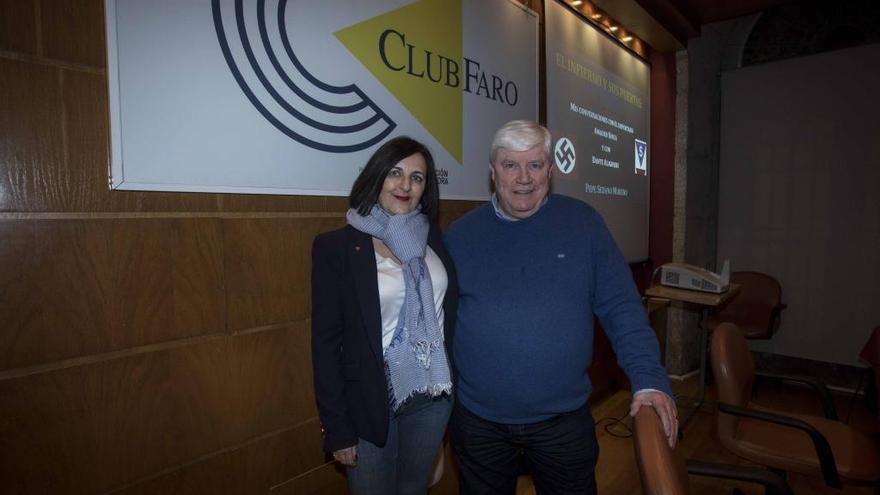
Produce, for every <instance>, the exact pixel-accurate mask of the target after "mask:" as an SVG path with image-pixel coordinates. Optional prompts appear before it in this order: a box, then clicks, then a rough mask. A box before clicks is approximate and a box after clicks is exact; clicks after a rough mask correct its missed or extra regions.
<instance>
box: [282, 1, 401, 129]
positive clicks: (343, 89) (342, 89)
mask: <svg viewBox="0 0 880 495" xmlns="http://www.w3.org/2000/svg"><path fill="white" fill-rule="evenodd" d="M286 12H287V0H280V1H279V2H278V28H279V30H280V31H281V33H282V35H281V42H282V44H283V45H284V50H285V51H286V52H287V57H288V58H289V59H290V61H291V62H292V63H293V65H294V66H295V67H296V69H297V70H298V71H299V72H300V73H301V74H302V75H303V76H304V77H305V78H306V79H308V80H309V82H310V83H312V84H314V85H315V86H317V87H319V88H321V89H323V90H324V91H328V92H330V93H349V92H354V93H355V94H357V95H358V96H359V97H360V98H361V100H362V101H364V102H366V103H367V104H368V105H369V106H370V108H372V109H373V111H375V112H376V113H377V114H380V115H382V119H383V120H385V121H386V122H389V123H390V124H393V125H396V124H394V121H392V120H391V118H390V117H389V116H388V115H387V114H385V112H383V111H382V109H381V108H379V107H378V106H377V105H376V104H375V103H373V100H371V99H370V98H368V97H367V95H366V94H365V93H364V92H363V91H361V88H359V87H357V86H356V85H354V84H349V85H348V86H333V85H331V84H327V83H325V82H324V81H321V80H320V79H318V78H317V77H315V76H313V75H312V74H311V73H310V72H309V71H308V70H306V68H305V67H304V66H303V65H302V63H301V62H300V61H299V57H297V56H296V53H294V52H293V48H292V47H291V46H290V40H289V39H288V38H287V36H285V35H284V34H285V33H287V17H286V15H285V14H286Z"/></svg>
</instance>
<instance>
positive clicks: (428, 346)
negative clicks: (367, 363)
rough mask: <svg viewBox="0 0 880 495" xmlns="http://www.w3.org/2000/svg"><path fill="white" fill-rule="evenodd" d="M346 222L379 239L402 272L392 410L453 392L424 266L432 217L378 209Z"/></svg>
mask: <svg viewBox="0 0 880 495" xmlns="http://www.w3.org/2000/svg"><path fill="white" fill-rule="evenodd" d="M346 219H347V220H348V224H349V225H351V226H352V227H354V228H356V229H357V230H359V231H361V232H363V233H365V234H369V235H371V236H373V237H375V238H377V239H381V240H382V242H384V243H385V245H386V246H388V249H390V250H391V252H392V253H394V255H395V256H397V259H399V260H400V262H401V268H402V269H403V282H404V288H405V290H406V293H405V294H404V297H403V306H401V308H400V316H399V317H398V318H397V328H396V329H395V330H394V337H393V338H392V340H391V344H390V345H389V346H388V348H387V349H386V350H385V363H386V365H387V366H388V376H389V380H390V382H391V383H390V384H389V386H390V387H391V390H390V395H391V407H392V409H394V410H397V409H398V408H399V407H400V406H401V405H402V404H403V403H404V402H405V401H406V400H407V399H409V398H410V397H412V396H413V395H415V394H425V395H429V396H431V397H436V396H439V395H441V394H444V393H450V392H451V391H452V379H451V376H450V373H449V364H448V362H447V359H446V350H445V348H444V347H443V337H442V336H441V335H440V327H439V325H438V323H437V313H436V310H435V308H434V289H433V287H432V286H431V273H430V272H429V271H428V266H427V265H426V264H425V249H426V246H427V243H428V229H429V225H428V218H427V217H426V216H425V215H423V214H422V212H421V208H417V209H415V210H413V211H412V212H410V213H407V214H403V215H389V214H388V213H387V212H385V210H383V209H382V208H381V207H380V206H379V205H375V206H373V208H372V210H370V213H369V214H368V215H366V216H361V215H360V214H359V213H358V212H357V210H355V209H350V210H348V213H347V214H346Z"/></svg>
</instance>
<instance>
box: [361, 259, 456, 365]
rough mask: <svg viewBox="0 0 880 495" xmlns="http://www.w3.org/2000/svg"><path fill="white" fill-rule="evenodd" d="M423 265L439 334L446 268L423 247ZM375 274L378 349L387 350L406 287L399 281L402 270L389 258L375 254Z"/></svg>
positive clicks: (447, 280) (445, 285)
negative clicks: (379, 323) (428, 276)
mask: <svg viewBox="0 0 880 495" xmlns="http://www.w3.org/2000/svg"><path fill="white" fill-rule="evenodd" d="M425 264H426V265H428V272H430V273H431V287H432V289H433V290H434V310H435V311H436V314H437V324H438V325H439V327H440V335H441V336H442V335H443V296H445V295H446V287H447V286H448V284H449V279H448V278H447V276H446V268H445V267H444V266H443V262H442V261H440V257H439V256H437V253H435V252H434V250H432V249H431V247H430V246H426V252H425ZM376 273H377V276H378V279H379V304H380V306H381V307H382V349H383V350H384V349H387V348H388V346H389V345H390V344H391V339H392V338H394V330H395V329H396V328H397V318H398V317H399V316H400V308H401V307H402V306H403V296H404V294H405V292H406V288H405V285H404V282H403V269H402V268H401V266H400V264H398V263H397V262H396V261H394V259H393V258H385V257H384V256H382V255H381V254H379V253H378V252H377V253H376Z"/></svg>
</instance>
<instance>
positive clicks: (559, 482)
mask: <svg viewBox="0 0 880 495" xmlns="http://www.w3.org/2000/svg"><path fill="white" fill-rule="evenodd" d="M450 434H451V438H452V446H453V449H454V450H455V457H456V460H457V461H458V467H459V474H460V489H461V490H460V491H461V493H462V495H488V494H498V495H512V494H514V493H515V492H516V477H517V474H518V472H519V467H520V456H522V458H523V460H524V461H525V463H526V465H527V466H528V469H529V471H530V473H531V475H532V479H533V480H534V482H535V488H536V490H537V492H538V494H539V495H562V494H578V495H581V494H588V495H595V494H596V477H595V469H596V459H597V458H598V456H599V444H598V443H597V442H596V430H595V425H594V423H593V416H592V414H591V413H590V408H589V406H588V405H586V404H585V405H584V406H583V407H581V408H578V409H576V410H574V411H571V412H568V413H563V414H560V415H558V416H554V417H552V418H550V419H547V420H545V421H540V422H537V423H528V424H500V423H495V422H492V421H488V420H485V419H483V418H480V417H478V416H477V415H476V414H474V413H472V412H470V411H468V410H467V409H466V408H465V407H464V406H463V405H461V402H460V401H455V406H454V409H453V412H452V419H451V421H450Z"/></svg>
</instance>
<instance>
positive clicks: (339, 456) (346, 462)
mask: <svg viewBox="0 0 880 495" xmlns="http://www.w3.org/2000/svg"><path fill="white" fill-rule="evenodd" d="M333 458H334V459H336V460H337V461H339V463H340V464H342V465H343V466H349V467H355V466H357V461H358V454H357V445H352V446H351V447H346V448H344V449H339V450H336V451H334V452H333Z"/></svg>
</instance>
